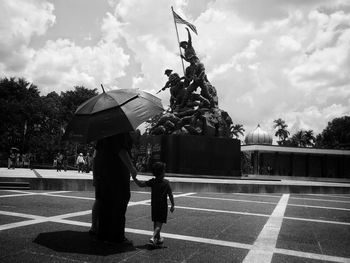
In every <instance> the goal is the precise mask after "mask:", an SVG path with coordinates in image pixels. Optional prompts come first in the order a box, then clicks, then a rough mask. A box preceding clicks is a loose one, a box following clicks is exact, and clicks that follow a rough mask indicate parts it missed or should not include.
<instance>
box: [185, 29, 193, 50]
mask: <svg viewBox="0 0 350 263" xmlns="http://www.w3.org/2000/svg"><path fill="white" fill-rule="evenodd" d="M186 30H187V35H188V41H187V43H188V45H189V46H191V47H192V38H191V33H190V30H189V29H188V27H186Z"/></svg>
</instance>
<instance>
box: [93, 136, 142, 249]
mask: <svg viewBox="0 0 350 263" xmlns="http://www.w3.org/2000/svg"><path fill="white" fill-rule="evenodd" d="M131 147H132V139H131V137H130V135H129V133H121V134H116V135H113V136H109V137H106V138H103V139H100V140H98V141H97V144H96V155H95V158H94V182H95V191H96V196H95V197H96V205H97V207H95V209H97V216H96V215H95V216H96V218H95V220H97V222H96V223H95V229H94V230H92V231H93V232H94V233H93V234H96V236H97V238H98V239H100V240H102V241H107V242H112V243H118V244H122V245H132V242H131V241H129V240H128V239H127V238H126V237H125V214H126V210H127V206H128V203H129V200H130V174H131V175H132V176H136V175H137V170H136V168H135V167H134V165H133V163H132V161H131V158H130V151H131ZM90 233H91V232H90Z"/></svg>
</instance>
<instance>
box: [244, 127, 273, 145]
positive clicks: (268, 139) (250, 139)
mask: <svg viewBox="0 0 350 263" xmlns="http://www.w3.org/2000/svg"><path fill="white" fill-rule="evenodd" d="M244 141H245V144H247V145H251V144H267V145H272V136H271V135H270V134H268V133H267V132H266V131H264V130H263V129H261V127H260V124H258V126H257V127H256V128H255V130H253V131H251V132H250V133H248V135H247V136H246V137H245V140H244Z"/></svg>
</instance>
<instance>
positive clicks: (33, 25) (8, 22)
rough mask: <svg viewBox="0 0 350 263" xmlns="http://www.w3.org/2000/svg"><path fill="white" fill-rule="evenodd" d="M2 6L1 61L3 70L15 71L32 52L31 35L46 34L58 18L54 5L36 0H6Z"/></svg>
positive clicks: (0, 23)
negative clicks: (54, 13)
mask: <svg viewBox="0 0 350 263" xmlns="http://www.w3.org/2000/svg"><path fill="white" fill-rule="evenodd" d="M0 9H1V10H2V12H1V16H0V25H1V26H0V35H1V38H0V64H2V67H3V68H4V70H8V71H9V72H16V71H19V70H21V69H23V68H25V66H26V65H27V63H28V62H29V61H30V59H31V57H32V56H33V53H34V51H33V50H32V49H31V48H30V47H28V45H29V43H30V40H31V37H32V36H33V35H43V34H45V32H46V30H47V29H48V27H50V26H51V25H53V23H54V22H55V19H56V18H55V16H54V15H53V11H54V6H53V5H52V4H51V3H48V2H40V1H34V0H29V1H26V0H19V1H11V0H3V1H1V2H0Z"/></svg>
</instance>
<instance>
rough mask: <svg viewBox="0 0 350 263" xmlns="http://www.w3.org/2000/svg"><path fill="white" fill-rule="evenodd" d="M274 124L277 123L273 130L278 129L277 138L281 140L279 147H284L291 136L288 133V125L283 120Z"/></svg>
mask: <svg viewBox="0 0 350 263" xmlns="http://www.w3.org/2000/svg"><path fill="white" fill-rule="evenodd" d="M273 122H274V123H275V124H274V125H273V128H274V129H277V131H276V133H275V136H276V137H278V138H279V139H280V140H279V141H277V143H278V144H279V145H283V144H284V143H285V141H286V139H287V138H288V136H289V134H290V132H289V131H287V127H288V125H287V124H286V122H285V121H284V120H282V119H281V118H279V119H277V120H274V121H273Z"/></svg>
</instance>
